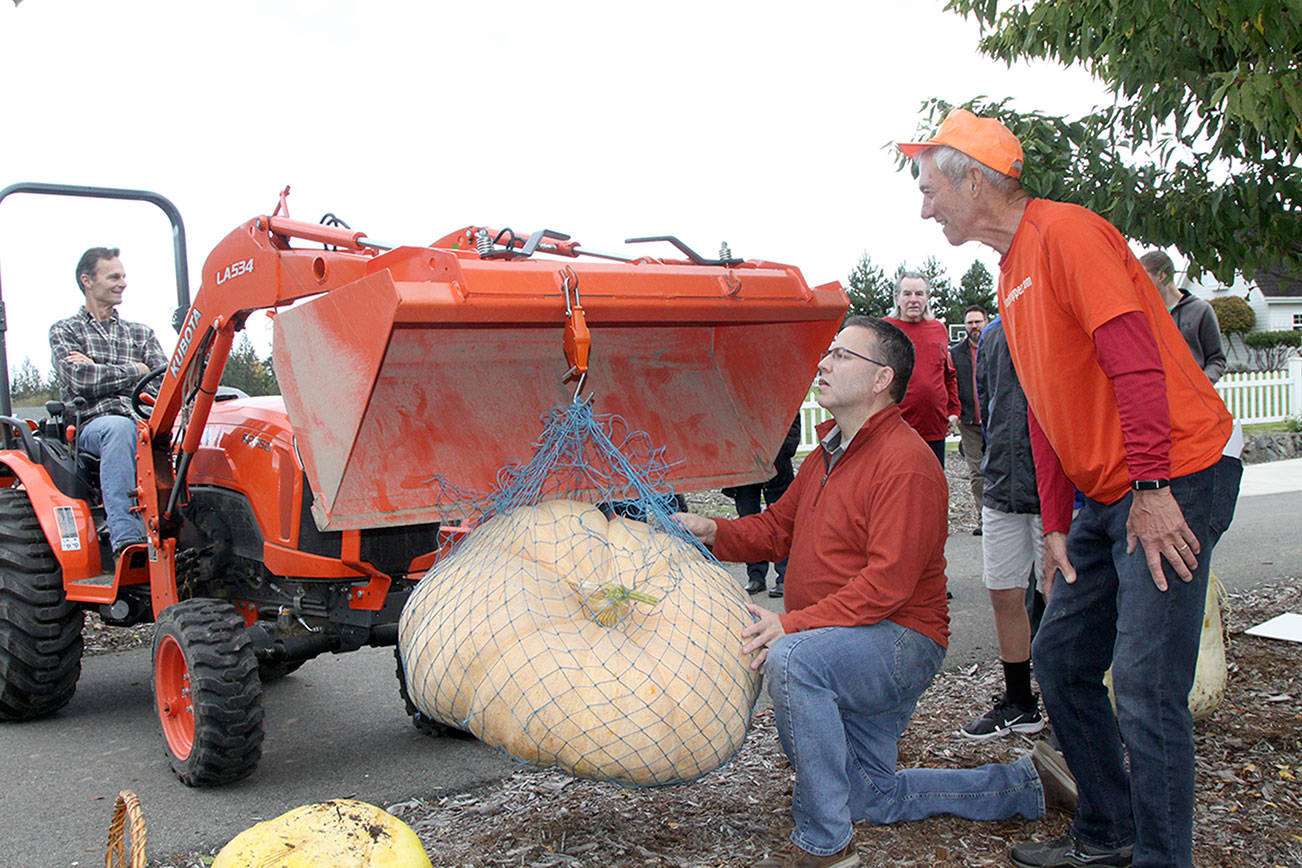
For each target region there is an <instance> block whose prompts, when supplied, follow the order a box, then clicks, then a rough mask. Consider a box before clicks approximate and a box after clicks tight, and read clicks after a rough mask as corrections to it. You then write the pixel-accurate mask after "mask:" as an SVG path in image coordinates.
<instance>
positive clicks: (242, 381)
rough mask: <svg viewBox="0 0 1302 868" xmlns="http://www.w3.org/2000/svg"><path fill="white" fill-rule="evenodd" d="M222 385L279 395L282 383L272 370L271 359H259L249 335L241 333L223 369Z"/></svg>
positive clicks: (249, 392)
mask: <svg viewBox="0 0 1302 868" xmlns="http://www.w3.org/2000/svg"><path fill="white" fill-rule="evenodd" d="M222 385H223V386H232V387H234V388H236V389H242V390H244V391H245V392H247V393H248V394H250V395H278V394H280V384H279V383H277V382H276V372H275V371H274V370H272V367H271V359H270V358H267V359H259V358H258V354H257V352H255V351H254V349H253V342H252V341H250V340H249V336H248V335H240V339H239V341H238V342H237V343H236V344H235V346H234V347H232V348H231V353H230V355H229V356H228V357H227V359H226V369H225V370H224V371H222Z"/></svg>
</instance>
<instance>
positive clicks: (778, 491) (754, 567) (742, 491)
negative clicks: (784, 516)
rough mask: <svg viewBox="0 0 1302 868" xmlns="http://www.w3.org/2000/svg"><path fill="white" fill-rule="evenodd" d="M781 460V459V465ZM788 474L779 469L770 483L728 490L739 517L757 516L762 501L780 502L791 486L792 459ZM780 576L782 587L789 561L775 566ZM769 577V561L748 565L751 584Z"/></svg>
mask: <svg viewBox="0 0 1302 868" xmlns="http://www.w3.org/2000/svg"><path fill="white" fill-rule="evenodd" d="M780 463H781V459H779V464H780ZM785 469H786V472H785V473H783V472H782V468H781V467H779V470H778V473H777V475H776V476H774V477H773V478H772V479H770V480H769V481H768V482H755V483H752V484H750V485H738V486H737V487H736V488H731V489H729V490H728V492H729V494H730V495H731V497H732V499H733V501H734V502H735V503H736V504H737V515H739V516H746V515H755V514H756V513H758V512H759V511H760V510H761V509H762V506H761V500H762V501H763V506H772V505H773V504H775V503H777V502H778V498H779V497H781V496H782V495H783V494H785V493H786V490H787V487H788V486H790V485H791V480H792V479H793V478H794V475H795V474H794V473H793V472H792V470H791V459H789V458H788V459H787V460H786V468H785ZM773 568H774V569H775V570H776V571H777V574H778V582H777V583H778V584H779V585H781V584H782V583H783V582H784V581H785V580H786V577H787V561H786V558H783V559H782V560H781V561H779V562H778V563H776V564H774V565H773ZM768 575H769V562H768V561H755V562H754V563H748V564H746V578H747V580H748V581H751V582H765V581H767V579H768Z"/></svg>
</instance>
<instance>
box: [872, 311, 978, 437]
mask: <svg viewBox="0 0 1302 868" xmlns="http://www.w3.org/2000/svg"><path fill="white" fill-rule="evenodd" d="M886 321H887V322H888V323H890V324H891V325H894V326H896V327H898V328H899V330H900V331H902V332H904V334H905V335H907V336H908V338H909V340H910V341H912V342H913V356H914V359H913V375H912V376H911V377H909V389H908V391H907V392H905V393H904V400H903V401H901V402H900V412H901V413H903V414H904V421H906V422H908V423H909V424H910V425H912V426H913V428H914V430H915V431H917V432H918V433H919V434H920V435H922V439H923V440H943V439H945V435H946V434H947V433H948V432H949V417H950V416H957V415H958V414H959V411H960V409H961V405H960V403H959V399H958V371H957V370H956V369H955V368H954V360H953V359H952V358H950V355H949V332H947V331H946V330H945V324H944V323H942V322H941V321H940V320H935V319H924V320H920V321H919V322H905V321H904V320H902V319H895V318H894V317H889V316H888V317H886ZM932 458H935V455H933V456H932Z"/></svg>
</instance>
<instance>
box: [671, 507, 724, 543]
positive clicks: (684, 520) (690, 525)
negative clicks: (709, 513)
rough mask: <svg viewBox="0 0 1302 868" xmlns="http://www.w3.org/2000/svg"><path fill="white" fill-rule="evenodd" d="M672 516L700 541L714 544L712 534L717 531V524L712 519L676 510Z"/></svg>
mask: <svg viewBox="0 0 1302 868" xmlns="http://www.w3.org/2000/svg"><path fill="white" fill-rule="evenodd" d="M674 518H676V519H678V521H679V522H680V523H681V524H682V526H683V527H685V528H687V530H688V532H689V533H690V534H691V535H692V536H694V537H696V538H697V539H699V540H700V541H701V542H702V543H704V544H705V545H707V546H712V545H714V535H715V534H716V533H718V531H719V525H718V523H716V522H715V520H714V519H712V518H706V517H705V516H703V515H695V514H693V513H690V512H676V513H674Z"/></svg>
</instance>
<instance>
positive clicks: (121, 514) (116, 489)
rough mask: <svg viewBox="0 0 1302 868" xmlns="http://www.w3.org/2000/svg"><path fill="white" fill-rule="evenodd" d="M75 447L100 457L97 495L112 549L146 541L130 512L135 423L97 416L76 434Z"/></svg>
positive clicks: (134, 480) (134, 473) (134, 453)
mask: <svg viewBox="0 0 1302 868" xmlns="http://www.w3.org/2000/svg"><path fill="white" fill-rule="evenodd" d="M77 448H79V449H80V450H82V451H83V452H87V453H89V454H91V455H94V456H96V457H97V458H99V488H100V496H101V497H103V498H104V514H105V517H106V518H107V519H108V529H109V539H110V541H111V542H112V545H113V550H114V551H117V550H118V549H119V548H121V547H122V546H123V545H126V544H127V543H132V542H142V541H144V539H145V524H144V522H142V521H141V520H140V518H139V517H138V516H137V515H136V514H135V513H133V512H131V506H132V503H131V492H133V491H135V489H136V422H135V420H134V419H128V418H127V417H126V416H96V417H95V418H94V419H91V420H90V421H89V422H87V423H86V424H85V425H82V426H81V430H80V431H79V432H78V434H77Z"/></svg>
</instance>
